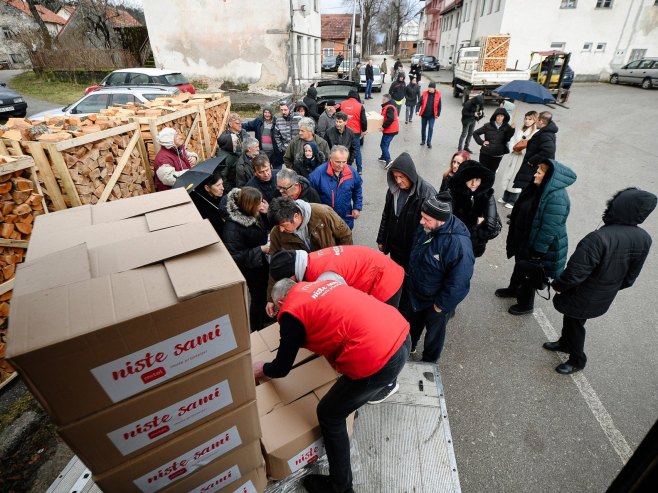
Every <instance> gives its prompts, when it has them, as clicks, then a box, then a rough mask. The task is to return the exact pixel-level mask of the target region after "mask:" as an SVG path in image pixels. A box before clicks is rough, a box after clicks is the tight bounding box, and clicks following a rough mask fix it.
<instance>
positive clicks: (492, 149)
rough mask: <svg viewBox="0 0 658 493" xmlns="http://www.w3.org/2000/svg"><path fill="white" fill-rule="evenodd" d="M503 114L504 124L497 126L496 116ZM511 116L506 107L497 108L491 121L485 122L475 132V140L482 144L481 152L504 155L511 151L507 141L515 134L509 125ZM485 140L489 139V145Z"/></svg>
mask: <svg viewBox="0 0 658 493" xmlns="http://www.w3.org/2000/svg"><path fill="white" fill-rule="evenodd" d="M498 115H503V117H504V118H503V124H502V125H501V126H500V128H498V127H496V116H498ZM509 120H510V116H509V113H508V112H507V111H506V110H505V108H496V111H494V112H493V115H491V118H490V119H489V123H485V124H484V125H482V126H481V127H480V128H478V129H477V130H476V131H475V132H473V138H474V139H475V142H477V143H478V144H480V145H481V146H482V148H481V149H480V153H481V154H485V155H487V156H502V155H503V154H507V153H509V148H508V147H507V143H508V142H509V140H510V139H511V138H512V137H513V136H514V129H513V128H512V127H510V125H509ZM485 141H488V142H489V144H488V145H486V146H485V145H483V144H484V142H485Z"/></svg>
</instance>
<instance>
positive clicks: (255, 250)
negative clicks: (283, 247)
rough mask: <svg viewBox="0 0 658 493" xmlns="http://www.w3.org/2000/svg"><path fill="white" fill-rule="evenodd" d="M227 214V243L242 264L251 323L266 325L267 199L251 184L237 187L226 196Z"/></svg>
mask: <svg viewBox="0 0 658 493" xmlns="http://www.w3.org/2000/svg"><path fill="white" fill-rule="evenodd" d="M226 210H227V213H228V216H227V218H226V224H225V225H224V238H223V240H224V244H225V245H226V248H227V249H228V251H229V253H230V254H231V256H232V257H233V260H235V263H236V264H237V265H238V267H239V268H240V272H242V275H243V276H244V277H245V279H246V281H247V288H248V289H249V297H250V298H251V302H250V304H249V325H250V328H251V331H252V332H253V331H255V330H260V329H262V328H263V321H264V319H265V305H266V304H267V282H268V280H269V264H268V262H267V257H266V255H268V254H269V251H270V245H269V236H268V232H269V229H268V228H267V225H266V223H265V221H264V220H263V218H262V216H261V215H262V214H267V202H265V201H263V196H262V194H261V193H260V192H259V191H258V190H256V189H255V188H252V187H244V188H235V189H233V190H232V191H231V192H229V194H228V197H227V199H226Z"/></svg>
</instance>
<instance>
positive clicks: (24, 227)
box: [14, 223, 32, 235]
mask: <svg viewBox="0 0 658 493" xmlns="http://www.w3.org/2000/svg"><path fill="white" fill-rule="evenodd" d="M14 226H16V229H17V230H18V231H19V232H20V233H22V234H24V235H29V234H30V233H32V225H31V224H25V223H15V224H14Z"/></svg>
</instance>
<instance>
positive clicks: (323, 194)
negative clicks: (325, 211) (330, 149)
mask: <svg viewBox="0 0 658 493" xmlns="http://www.w3.org/2000/svg"><path fill="white" fill-rule="evenodd" d="M308 181H310V182H311V185H312V186H313V188H315V189H316V190H317V191H318V193H319V194H320V200H321V201H322V203H323V204H326V205H328V206H329V207H331V208H332V209H333V210H335V211H336V214H338V215H339V216H340V217H341V219H342V220H343V221H345V223H346V224H347V225H348V226H349V227H350V229H352V228H354V218H353V217H351V216H352V211H353V210H355V209H356V210H358V211H360V210H361V209H363V190H362V188H363V180H362V179H361V176H359V174H358V173H357V172H356V170H355V169H354V168H352V167H351V166H345V168H343V172H342V173H341V175H340V176H336V174H335V173H334V170H333V168H332V167H331V165H330V164H329V162H326V163H324V164H322V165H320V166H318V167H317V168H315V170H314V171H313V173H311V174H310V175H309V177H308Z"/></svg>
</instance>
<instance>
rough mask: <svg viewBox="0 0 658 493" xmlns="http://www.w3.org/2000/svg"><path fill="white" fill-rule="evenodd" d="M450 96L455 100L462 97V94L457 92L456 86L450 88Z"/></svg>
mask: <svg viewBox="0 0 658 493" xmlns="http://www.w3.org/2000/svg"><path fill="white" fill-rule="evenodd" d="M452 95H453V96H454V97H456V98H458V97H460V96H461V95H462V92H461V91H460V90H459V88H458V87H457V86H455V87H453V88H452Z"/></svg>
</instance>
